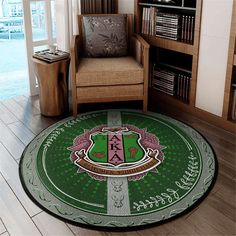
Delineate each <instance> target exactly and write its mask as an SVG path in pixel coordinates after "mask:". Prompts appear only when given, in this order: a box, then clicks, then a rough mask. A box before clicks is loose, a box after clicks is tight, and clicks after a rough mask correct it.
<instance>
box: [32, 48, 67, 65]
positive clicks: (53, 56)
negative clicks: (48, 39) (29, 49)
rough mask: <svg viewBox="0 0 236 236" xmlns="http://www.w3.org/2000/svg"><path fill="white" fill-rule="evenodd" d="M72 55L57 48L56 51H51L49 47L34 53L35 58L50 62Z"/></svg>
mask: <svg viewBox="0 0 236 236" xmlns="http://www.w3.org/2000/svg"><path fill="white" fill-rule="evenodd" d="M69 57H70V54H69V53H68V52H64V51H61V50H57V51H56V52H55V53H52V52H50V50H49V49H45V50H42V51H37V52H35V53H34V55H33V58H36V59H39V60H42V61H46V62H49V63H52V62H56V61H60V60H64V59H67V58H69Z"/></svg>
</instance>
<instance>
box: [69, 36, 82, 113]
mask: <svg viewBox="0 0 236 236" xmlns="http://www.w3.org/2000/svg"><path fill="white" fill-rule="evenodd" d="M80 38H81V37H80V36H79V35H74V36H73V37H72V40H71V45H70V56H71V63H70V72H71V73H70V76H71V85H72V86H71V87H72V103H73V110H74V109H75V108H77V95H76V87H77V86H76V72H77V70H78V64H79V48H80V41H81V40H80ZM76 111H77V109H76Z"/></svg>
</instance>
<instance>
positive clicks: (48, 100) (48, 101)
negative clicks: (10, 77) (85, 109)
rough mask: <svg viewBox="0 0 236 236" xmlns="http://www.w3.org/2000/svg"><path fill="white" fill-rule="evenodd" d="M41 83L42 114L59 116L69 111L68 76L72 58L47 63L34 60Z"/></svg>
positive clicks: (35, 69) (36, 73)
mask: <svg viewBox="0 0 236 236" xmlns="http://www.w3.org/2000/svg"><path fill="white" fill-rule="evenodd" d="M32 60H33V63H34V71H35V75H36V77H37V80H38V83H39V101H40V110H41V113H42V114H43V115H45V116H59V115H62V114H63V113H65V112H66V111H68V75H69V65H70V58H66V59H63V60H60V61H56V62H52V63H47V62H45V61H42V60H38V59H36V58H32Z"/></svg>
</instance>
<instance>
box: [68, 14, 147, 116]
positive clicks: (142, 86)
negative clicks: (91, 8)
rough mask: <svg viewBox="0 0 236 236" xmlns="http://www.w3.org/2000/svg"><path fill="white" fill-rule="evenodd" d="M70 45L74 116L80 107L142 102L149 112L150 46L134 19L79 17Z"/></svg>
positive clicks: (111, 16)
mask: <svg viewBox="0 0 236 236" xmlns="http://www.w3.org/2000/svg"><path fill="white" fill-rule="evenodd" d="M78 22H79V35H76V36H74V37H73V40H72V43H71V81H72V106H73V116H74V117H76V116H77V109H78V104H82V103H97V102H115V101H131V100H142V101H143V111H144V112H146V111H147V99H148V97H147V96H148V74H149V71H148V68H149V45H148V43H147V42H146V41H145V40H144V39H143V38H142V37H141V36H140V35H137V34H133V16H132V15H123V14H109V15H79V16H78Z"/></svg>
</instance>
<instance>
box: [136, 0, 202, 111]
mask: <svg viewBox="0 0 236 236" xmlns="http://www.w3.org/2000/svg"><path fill="white" fill-rule="evenodd" d="M178 3H179V4H174V5H173V4H172V5H171V4H161V3H160V2H157V1H152V3H150V1H143V0H136V1H135V8H134V9H135V22H136V25H135V29H136V32H138V33H141V34H142V36H143V38H144V39H145V40H146V41H147V42H148V43H149V44H150V45H151V46H152V49H151V50H152V51H153V50H154V51H157V53H156V54H155V55H153V53H152V56H151V57H152V58H151V60H150V61H152V62H153V61H154V62H155V58H158V56H157V54H158V53H159V52H158V51H159V50H166V52H167V54H169V55H170V56H172V54H171V51H173V52H174V54H175V57H176V60H178V53H179V54H181V55H186V56H185V57H186V58H188V59H189V60H190V61H191V64H190V65H189V67H188V68H181V66H180V67H179V68H176V67H175V62H172V63H170V64H169V69H170V71H175V72H176V71H177V70H178V69H179V71H180V72H181V71H183V70H184V71H186V70H187V72H188V74H190V77H191V82H190V84H191V86H190V85H189V86H188V87H189V100H188V102H187V104H186V102H183V101H182V100H181V99H178V96H177V95H176V94H175V95H174V96H169V95H167V94H165V93H163V92H159V91H156V90H155V89H153V86H152V84H150V97H151V98H150V100H157V99H159V100H160V99H161V100H164V101H165V103H170V104H171V105H174V106H179V105H181V104H182V103H183V106H184V107H187V108H188V107H190V106H194V104H195V96H196V82H197V81H196V80H197V64H198V50H199V32H200V20H201V5H202V0H194V1H189V0H182V1H178ZM147 8H154V9H155V11H156V13H155V15H154V24H156V25H157V26H158V23H157V21H158V17H161V18H160V19H162V20H163V19H164V23H165V21H166V22H167V23H168V22H176V19H177V18H178V19H179V20H180V21H179V23H178V24H179V25H178V32H180V34H181V33H182V32H181V31H183V28H184V27H182V23H183V20H182V19H183V17H185V16H191V19H194V21H193V22H190V23H191V24H193V23H194V24H193V25H192V26H191V34H192V36H191V37H192V40H191V42H190V41H187V40H185V41H184V40H182V35H181V36H179V37H177V36H176V38H175V40H173V39H171V38H169V37H162V36H161V35H157V34H158V32H157V30H156V29H158V28H156V29H155V26H154V32H153V33H151V34H150V32H149V33H145V32H143V25H144V23H143V20H144V14H145V11H146V9H147ZM163 14H164V15H165V14H167V17H168V14H169V15H170V17H172V20H169V19H170V18H164V17H163ZM174 17H175V20H173V18H174ZM189 18H190V17H189ZM151 24H152V23H151ZM161 24H162V22H160V25H161ZM185 24H186V25H187V23H185ZM167 26H168V24H167ZM161 27H162V26H160V28H161ZM171 27H172V26H171ZM161 29H163V28H161ZM165 29H166V27H165ZM167 31H168V28H167ZM185 31H186V30H185ZM160 34H161V33H160ZM167 36H168V34H167ZM183 57H184V56H183ZM160 58H161V57H160ZM155 63H157V64H163V63H162V62H161V61H160V62H155ZM164 64H167V65H168V61H165V63H164ZM151 67H152V66H151ZM151 70H152V69H151ZM151 76H152V75H151ZM176 80H177V79H176ZM176 93H177V91H176ZM155 98H156V99H155ZM167 98H168V99H167Z"/></svg>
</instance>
